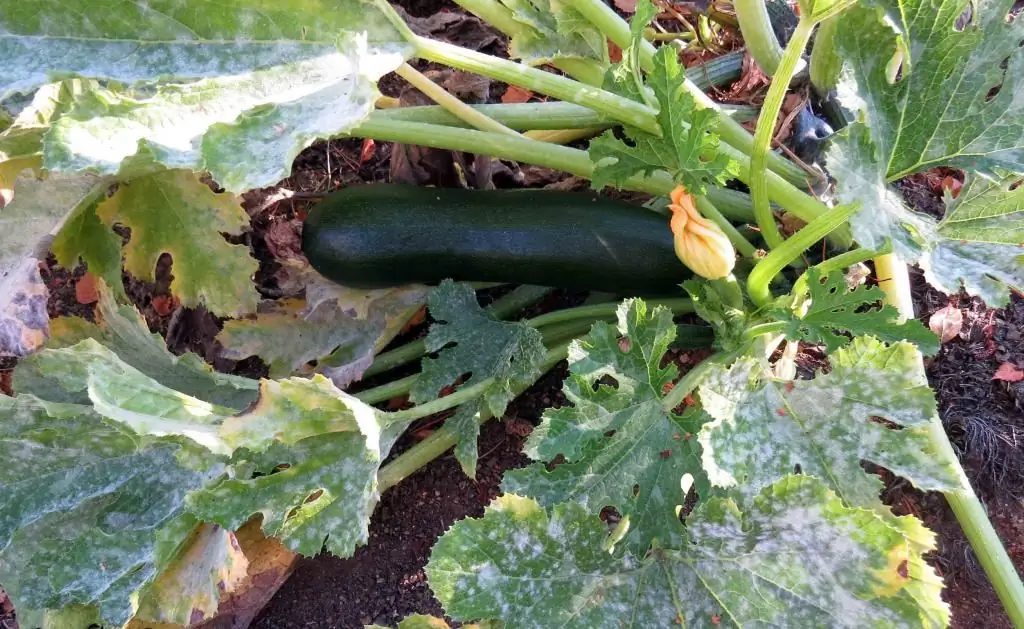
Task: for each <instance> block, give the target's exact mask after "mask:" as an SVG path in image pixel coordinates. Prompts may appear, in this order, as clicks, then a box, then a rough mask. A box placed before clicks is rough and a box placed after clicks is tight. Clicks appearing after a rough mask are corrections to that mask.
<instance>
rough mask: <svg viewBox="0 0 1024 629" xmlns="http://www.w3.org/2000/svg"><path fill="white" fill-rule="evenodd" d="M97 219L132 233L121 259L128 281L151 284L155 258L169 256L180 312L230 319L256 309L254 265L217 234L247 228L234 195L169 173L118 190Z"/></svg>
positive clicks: (246, 254) (181, 174)
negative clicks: (198, 308) (194, 310)
mask: <svg viewBox="0 0 1024 629" xmlns="http://www.w3.org/2000/svg"><path fill="white" fill-rule="evenodd" d="M96 213H97V215H98V216H99V217H100V218H101V219H102V220H103V221H104V222H105V223H107V224H108V225H109V224H113V223H122V224H124V225H125V226H127V227H129V228H130V229H131V230H132V235H131V240H129V241H128V245H127V246H126V247H125V259H124V268H125V270H126V271H128V272H129V273H131V274H132V275H134V276H136V277H138V278H139V279H142V280H146V281H154V280H155V279H156V278H155V269H156V263H157V260H159V259H160V255H161V254H163V253H169V254H171V258H172V265H173V266H172V271H171V273H172V274H173V275H174V279H173V280H172V281H171V292H172V293H174V295H176V296H177V297H178V298H179V299H181V303H182V304H184V305H185V306H192V307H195V306H203V307H205V308H206V309H207V310H209V311H210V312H212V313H213V314H216V315H219V316H236V317H237V316H242V315H245V314H248V313H250V312H254V311H255V310H256V302H257V300H258V295H257V293H256V288H255V287H254V286H253V284H252V280H251V279H250V278H251V277H252V275H253V274H254V273H256V269H257V268H258V266H259V265H258V264H257V262H256V260H254V259H253V258H252V257H251V256H250V255H249V248H248V247H246V246H245V245H232V244H230V243H228V242H227V241H225V240H224V236H222V235H221V233H222V232H223V233H227V234H237V233H239V232H241V231H242V230H243V229H245V228H246V227H247V226H248V225H249V216H248V215H247V214H246V213H245V211H243V210H242V206H241V204H240V203H239V199H238V198H237V197H235V196H234V195H232V194H227V193H220V194H217V193H214V192H213V191H212V190H210V187H209V186H207V185H206V184H205V183H203V182H202V181H200V180H199V178H198V177H196V175H194V174H192V173H190V172H188V171H185V170H168V171H163V172H159V173H156V174H153V175H147V176H145V177H141V178H139V179H133V180H132V181H129V182H127V183H123V184H121V185H120V186H119V187H118V189H117V192H115V193H114V194H113V195H112V196H111V197H110V198H108V199H106V200H105V201H103V202H102V203H100V205H99V207H98V208H97V210H96Z"/></svg>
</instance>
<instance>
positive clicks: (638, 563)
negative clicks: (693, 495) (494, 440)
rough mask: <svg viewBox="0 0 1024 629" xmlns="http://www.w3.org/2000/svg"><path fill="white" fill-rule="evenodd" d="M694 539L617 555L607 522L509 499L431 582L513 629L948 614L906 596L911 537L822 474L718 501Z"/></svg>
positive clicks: (693, 523) (899, 619) (706, 509)
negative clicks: (746, 498) (740, 501)
mask: <svg viewBox="0 0 1024 629" xmlns="http://www.w3.org/2000/svg"><path fill="white" fill-rule="evenodd" d="M678 526H679V528H680V529H682V526H681V525H678ZM682 535H683V533H682V532H681V533H680V536H679V537H682ZM685 537H686V541H682V540H681V539H680V541H679V543H678V544H676V545H671V546H668V547H666V548H661V549H658V550H657V551H656V552H652V553H649V554H646V555H634V554H629V553H627V554H625V555H622V554H611V553H608V552H606V551H604V550H603V547H604V544H605V541H606V539H607V538H608V527H607V525H606V524H605V523H604V522H603V521H602V520H601V519H600V518H599V517H598V516H597V515H596V514H593V513H590V512H588V510H587V509H585V508H583V507H581V506H580V505H577V504H573V503H567V504H560V505H556V506H554V507H553V508H551V509H550V510H547V509H545V508H543V507H542V506H541V505H539V504H538V503H536V502H534V501H533V500H530V499H528V498H522V497H519V496H515V495H508V494H506V495H505V496H502V497H500V498H498V499H497V500H495V501H494V502H493V503H492V504H491V505H490V506H489V507H488V508H487V510H486V511H485V513H484V517H483V518H480V519H468V520H463V521H462V522H459V523H457V524H455V525H454V526H453V527H452V528H451V529H449V530H448V531H447V532H446V533H445V534H444V536H442V537H441V539H440V540H439V541H438V542H437V544H436V545H435V546H434V551H433V553H432V554H431V557H430V562H429V563H428V564H427V568H426V573H427V578H428V580H429V582H430V587H431V589H432V590H433V591H434V595H435V596H436V597H437V599H438V600H440V601H441V604H442V605H443V606H444V608H445V612H446V614H447V615H448V616H450V617H451V618H453V619H455V620H472V619H477V618H491V619H497V620H501V621H504V622H505V627H507V628H509V629H512V628H515V629H532V628H537V629H541V628H547V627H566V628H577V627H578V628H580V629H583V628H586V629H592V628H601V629H605V628H607V629H619V628H622V627H632V628H640V627H671V626H674V625H677V624H678V625H683V626H687V627H700V628H704V629H714V628H715V627H717V626H734V627H746V626H779V627H783V626H785V627H847V628H850V629H853V628H855V627H856V628H860V627H908V628H909V627H921V626H926V618H928V616H929V614H930V612H931V609H932V608H934V607H936V606H941V605H942V603H941V599H940V598H939V593H938V590H936V591H934V592H933V593H932V597H931V598H928V599H923V600H921V601H919V602H916V603H915V604H914V605H906V604H905V599H903V598H900V597H897V596H894V594H898V593H900V592H901V591H902V589H903V587H904V585H905V584H906V583H907V582H908V580H909V579H908V577H907V575H906V573H904V572H902V571H901V569H900V566H901V564H902V563H903V561H904V560H905V558H906V557H907V547H906V543H905V541H904V539H903V537H902V536H901V535H899V534H898V533H897V532H896V531H894V530H892V529H891V528H890V527H889V526H888V525H887V524H886V523H885V522H883V521H882V519H881V518H880V517H879V516H878V515H877V514H875V513H873V512H872V511H870V510H865V509H852V508H849V507H847V506H845V505H844V504H843V503H842V501H841V500H839V499H838V498H837V497H836V495H835V494H833V493H832V492H831V491H829V490H828V489H827V487H825V485H824V484H822V483H821V481H818V480H817V479H813V478H810V477H801V476H790V477H786V478H783V479H781V480H779V481H777V482H776V483H774V484H772V485H770V486H768V487H766V488H765V489H764V491H762V492H760V493H759V495H757V496H756V497H755V498H754V500H753V501H752V502H751V504H750V505H749V506H748V507H746V508H745V509H744V510H742V511H741V509H740V508H739V507H738V505H737V504H736V503H734V502H732V501H731V500H729V499H726V498H714V499H711V500H709V501H708V502H706V503H703V504H702V505H699V506H698V507H697V509H696V510H695V511H694V513H692V514H691V515H690V516H689V518H688V519H687V526H686V533H685Z"/></svg>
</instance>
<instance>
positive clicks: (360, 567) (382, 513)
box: [0, 0, 1024, 629]
mask: <svg viewBox="0 0 1024 629" xmlns="http://www.w3.org/2000/svg"><path fill="white" fill-rule="evenodd" d="M400 4H403V5H404V6H405V9H406V10H407V12H408V14H409V15H411V16H413V17H415V18H421V19H420V20H418V21H416V22H415V23H414V26H415V27H417V28H420V29H424V30H427V31H431V29H440V31H434V32H435V34H436V35H437V34H438V32H439V33H440V34H439V36H443V37H445V38H449V39H451V40H455V41H458V43H460V44H463V45H466V44H467V43H469V44H473V43H474V42H475V43H476V44H477V45H478V46H477V47H479V48H482V49H483V50H484V51H485V52H490V53H498V54H500V53H501V52H503V51H504V47H505V45H506V44H505V42H504V40H503V39H501V38H498V39H494V33H493V31H491V30H489V29H488V28H487V27H486V26H485V25H481V24H480V23H478V22H474V21H473V19H472V18H466V17H465V16H464V15H461V14H458V10H457V9H456V8H455V7H454V5H452V4H451V3H449V2H447V1H446V0H427V1H423V2H420V1H415V0H409V1H408V2H405V3H400ZM452 13H455V14H457V18H458V19H451V15H450V14H452ZM446 15H447V17H445V16H446ZM439 16H441V17H439ZM467 40H468V42H467ZM419 69H421V70H423V71H430V70H436V69H437V68H434V67H433V66H429V65H422V66H419ZM448 78H451V76H450V75H445V76H443V77H441V79H448ZM455 83H458V80H455ZM381 89H382V91H384V92H385V93H386V94H388V95H391V96H395V97H399V96H402V86H401V83H400V82H399V81H395V80H390V79H388V80H385V81H382V83H381ZM503 92H504V86H501V85H488V86H486V88H485V91H484V94H485V97H484V99H485V100H488V101H490V102H495V101H498V100H500V98H501V95H502V93H503ZM396 151H401V152H402V155H403V159H406V160H408V159H412V160H413V163H412V165H411V167H409V168H408V169H405V170H400V171H396V170H395V167H394V164H393V163H392V159H391V157H392V155H394V154H396ZM481 168H483V170H481ZM459 170H462V171H465V172H469V173H472V174H474V176H475V177H476V184H477V185H481V186H483V185H489V184H490V185H501V186H507V185H528V186H536V187H542V186H548V185H550V186H556V187H563V188H572V187H573V186H576V185H579V183H580V182H579V181H577V180H574V178H570V177H566V176H564V175H560V174H556V173H552V172H551V171H547V170H545V169H538V168H535V167H526V166H524V167H523V168H522V169H520V168H519V167H518V166H517V165H515V164H497V165H495V164H491V163H488V164H487V165H486V166H484V167H482V166H481V164H480V162H478V161H477V160H473V158H472V156H469V157H468V159H467V157H466V156H453V155H452V154H450V153H446V152H443V151H418V152H412V153H410V152H406V149H405V148H404V147H393V146H391V145H388V144H373V143H368V142H364V141H362V140H333V141H329V142H319V143H317V144H314V145H313V146H311V147H310V148H309V149H307V150H306V151H304V152H303V153H302V154H301V155H300V156H299V157H298V158H297V160H296V162H295V166H294V170H293V173H292V176H291V177H290V178H289V179H287V180H285V181H283V182H281V183H280V184H279V186H278V187H275V188H271V189H266V190H260V191H254V192H253V193H250V194H248V195H246V198H245V207H246V209H247V211H249V213H250V216H251V217H252V232H251V233H249V234H248V235H246V236H245V237H244V238H243V239H242V240H241V242H245V243H246V244H249V245H250V247H251V249H252V251H253V255H254V256H256V257H257V259H259V261H260V269H259V272H258V273H257V275H256V283H257V287H258V289H259V291H260V292H261V294H263V295H264V296H265V297H267V298H278V297H282V296H289V295H290V293H289V287H288V282H287V276H286V275H285V274H283V273H282V267H281V264H280V263H279V262H278V259H279V258H280V257H282V256H283V255H287V250H288V247H289V242H292V243H293V242H294V238H293V237H294V235H295V234H296V233H297V232H298V229H299V226H300V224H301V219H302V218H303V217H304V215H305V208H306V207H307V206H308V204H309V203H310V202H311V201H313V200H315V198H316V196H317V194H321V193H326V192H328V191H331V190H334V189H338V188H340V187H343V186H346V185H351V184H354V183H358V182H367V181H386V180H393V179H395V178H410V177H423V176H424V173H426V177H427V179H428V180H427V181H421V183H438V181H443V180H444V179H445V178H446V177H448V176H451V174H452V173H453V172H456V171H459ZM955 176H956V173H955V172H947V171H943V172H937V173H932V174H930V175H927V176H921V177H917V178H912V179H910V180H908V181H906V182H904V183H903V184H902V186H901V188H902V191H903V193H904V196H905V198H906V200H907V202H908V203H909V204H910V205H911V206H912V207H914V208H915V209H918V210H919V211H923V212H929V213H932V214H939V213H941V208H942V205H941V185H942V183H941V182H943V181H945V180H946V179H947V178H949V177H953V178H955ZM430 180H433V181H430ZM936 182H939V183H938V184H937V183H936ZM280 190H290V191H293V192H295V193H297V194H295V195H293V196H291V197H289V198H285V199H283V200H280V201H278V202H274V203H268V202H267V201H268V199H269V198H271V197H272V196H273V195H275V194H277V193H279V192H280ZM293 246H294V245H293ZM172 273H173V265H172V264H171V261H170V260H169V259H166V258H165V259H163V260H161V262H160V264H159V265H158V269H157V274H156V280H155V281H154V282H141V281H139V280H137V279H135V278H132V277H130V276H128V275H125V282H126V287H127V289H128V293H129V295H130V296H131V297H132V299H133V301H135V303H136V305H137V306H138V307H139V308H140V310H141V312H142V313H143V315H144V316H145V318H146V320H147V323H148V324H149V325H150V328H151V329H152V330H153V331H154V332H157V333H160V334H162V335H164V336H165V337H166V338H167V339H168V345H169V346H170V347H171V349H172V350H173V351H175V352H179V353H180V352H183V351H194V352H196V353H198V354H199V355H200V356H202V357H204V358H205V359H206V360H207V361H209V362H210V363H211V364H213V365H214V366H215V367H216V368H217V369H219V370H221V371H225V372H230V373H237V374H241V375H246V376H249V377H260V376H263V375H265V373H266V369H265V366H264V365H263V364H262V363H261V362H260V361H259V360H258V359H249V360H246V361H241V362H235V361H228V360H226V359H224V358H222V357H221V356H220V351H219V347H218V346H217V343H216V341H215V340H214V337H215V336H216V334H217V332H218V331H219V330H220V327H221V325H222V323H223V322H222V321H221V320H218V319H217V318H216V317H213V316H212V315H210V314H209V313H207V312H205V311H203V310H201V309H190V308H182V307H181V306H180V305H178V304H176V303H175V301H174V299H173V297H171V295H170V292H169V288H168V287H169V284H170V279H171V276H172ZM83 275H84V269H82V268H80V269H76V270H74V271H72V272H68V271H66V270H64V269H61V268H59V267H57V266H56V265H55V263H54V261H53V260H52V259H51V260H50V261H49V264H48V265H47V268H46V269H44V277H46V279H47V283H48V285H49V287H50V290H51V300H50V314H51V316H58V315H68V314H73V315H78V316H85V317H91V316H92V310H93V304H91V303H82V295H80V294H79V293H78V291H76V286H77V284H78V282H79V281H81V279H82V277H83ZM914 280H915V298H916V300H917V310H918V312H919V313H920V316H921V319H922V320H923V321H925V322H927V320H928V318H929V317H930V316H931V314H932V313H934V312H935V311H936V310H938V309H940V308H942V307H944V306H946V305H947V304H952V305H953V306H955V307H957V308H959V309H960V310H961V312H962V313H963V319H964V322H963V327H962V329H961V331H960V333H959V334H958V335H957V337H956V338H954V339H953V340H951V341H949V342H948V343H945V344H944V345H943V347H942V349H941V351H940V352H939V354H938V355H937V356H935V357H933V358H932V359H930V360H929V361H928V363H927V370H928V376H929V380H930V382H931V384H932V386H933V387H934V388H935V390H936V392H937V396H938V402H939V408H940V414H941V417H942V420H943V423H944V425H945V427H946V429H947V432H948V433H949V435H950V438H951V440H952V442H953V444H954V446H955V447H956V449H957V452H958V454H959V455H960V457H961V460H962V462H963V464H964V467H965V468H966V470H967V473H968V475H969V477H970V478H971V481H972V483H973V485H974V487H975V488H976V490H977V491H978V493H979V495H980V496H981V497H982V499H983V501H984V502H985V504H986V507H987V508H988V509H989V511H990V514H991V517H992V521H993V523H994V525H995V527H996V529H997V530H998V532H999V533H1000V536H1001V537H1002V539H1003V540H1004V544H1005V545H1006V547H1007V549H1008V551H1009V552H1010V554H1011V556H1012V558H1013V560H1014V562H1015V564H1016V565H1017V568H1018V570H1019V571H1021V572H1024V500H1022V497H1024V489H1022V487H1024V483H1022V481H1024V452H1022V447H1024V446H1022V445H1021V444H1022V439H1021V438H1022V431H1024V382H1016V383H1010V382H1003V381H1000V380H993V378H992V376H993V374H994V373H995V371H996V369H997V368H998V367H999V365H1000V364H1002V363H1004V362H1011V363H1013V364H1015V365H1016V366H1017V367H1024V298H1021V297H1020V296H1014V297H1013V299H1012V303H1011V304H1010V306H1009V307H1007V308H1004V309H1002V310H992V309H988V308H986V307H985V306H984V305H983V304H982V303H980V302H979V301H978V300H976V299H972V298H970V297H968V296H966V295H955V296H945V295H942V294H941V293H938V292H937V291H934V290H932V289H930V288H929V287H928V286H927V285H926V284H925V283H924V281H923V279H922V278H921V277H920V274H919V273H915V276H914ZM489 297H493V295H490V296H488V297H487V298H489ZM582 298H583V296H582V295H579V294H567V293H557V294H554V295H552V296H551V297H549V298H548V299H546V300H545V301H544V302H542V303H540V304H538V305H537V306H536V307H534V308H533V309H532V310H531V312H529V313H525V314H528V315H534V314H538V313H539V312H544V311H548V310H551V309H555V308H559V307H565V306H567V305H574V304H577V303H579V301H580V300H581V299H582ZM421 333H422V328H420V329H414V330H411V331H410V332H408V333H407V334H405V335H403V336H402V337H401V338H400V339H397V340H396V343H398V342H402V341H405V340H407V339H409V338H414V337H415V336H416V335H419V334H421ZM695 356H696V355H695ZM802 358H803V363H802V366H804V367H805V368H810V369H811V370H813V368H815V367H817V368H820V367H821V366H822V365H823V359H822V358H821V355H820V354H816V353H815V352H813V351H811V352H808V353H807V354H806V355H804V356H802ZM12 366H13V363H12V362H11V361H7V362H0V391H5V392H8V393H9V392H10V391H9V382H10V381H9V376H10V371H9V370H10V368H11V367H12ZM396 373H400V372H396ZM400 375H404V374H400ZM565 375H566V370H565V365H564V364H560V365H559V366H557V367H556V368H555V369H554V370H552V371H551V372H549V373H548V374H547V375H545V376H544V377H543V378H542V379H541V380H540V381H539V382H538V383H537V384H536V385H534V386H533V387H532V388H531V389H529V390H528V391H527V392H525V393H524V394H523V395H522V396H520V397H519V398H518V399H517V400H515V401H514V402H513V403H512V405H511V406H510V407H509V409H508V411H507V413H506V417H505V419H504V421H502V422H497V421H492V422H489V423H487V424H486V425H484V426H483V428H482V431H481V436H480V446H479V447H480V464H479V468H478V472H477V478H476V480H471V479H469V478H467V477H466V476H465V475H464V474H463V473H462V471H461V469H460V467H459V465H458V464H457V462H456V461H455V460H454V458H453V457H452V456H451V455H450V454H448V455H446V456H442V457H440V458H438V459H436V460H435V461H433V462H432V463H430V464H429V465H427V466H426V467H425V468H424V469H422V470H421V471H420V472H418V473H417V474H415V475H413V476H412V477H410V478H408V479H406V480H405V481H404V482H402V483H400V484H399V485H398V486H396V487H395V488H393V489H391V490H390V491H388V492H386V493H385V494H384V495H383V497H382V499H381V502H380V504H379V505H378V507H377V509H376V512H375V513H374V517H373V521H372V523H371V527H370V539H369V543H368V544H367V545H366V546H365V547H363V548H361V549H359V550H358V551H357V552H356V554H355V556H353V557H352V558H349V559H338V558H336V557H333V556H330V555H326V554H325V555H321V556H318V557H314V558H308V559H303V560H302V561H301V562H300V563H299V565H298V567H297V568H296V569H295V571H294V574H293V576H292V577H291V578H290V579H289V581H288V582H287V583H285V585H284V586H283V587H282V588H281V589H280V590H279V591H278V593H277V594H276V596H274V598H273V599H272V600H271V601H270V602H269V603H268V604H267V606H266V607H265V608H264V610H263V611H262V612H261V614H260V615H259V616H258V617H257V619H256V620H255V621H254V623H253V625H252V626H253V627H254V629H290V628H293V627H294V628H299V627H302V628H304V629H309V628H316V627H323V628H332V629H334V628H337V629H356V628H361V627H363V626H364V625H366V624H372V623H377V624H381V625H387V626H394V625H395V624H396V623H397V622H398V621H399V620H401V619H402V618H403V617H405V616H407V615H408V614H410V613H426V614H435V615H441V614H442V610H441V608H440V605H439V603H438V602H437V600H436V599H434V597H433V595H432V594H431V592H430V589H429V587H428V585H427V583H426V579H425V577H424V573H423V566H424V565H425V564H426V562H427V560H428V558H429V554H430V549H431V547H432V546H433V544H434V542H435V541H436V539H437V538H438V537H439V536H440V535H441V534H442V533H443V532H444V531H445V530H446V529H447V528H448V527H449V526H451V525H452V524H453V523H454V522H456V521H458V520H460V519H463V518H465V517H477V516H480V515H482V513H483V509H484V507H485V505H487V504H488V503H489V502H490V501H491V499H493V498H494V497H495V496H496V495H498V493H499V490H498V486H499V483H500V480H501V477H502V474H503V473H504V472H505V471H506V470H509V469H513V468H516V467H520V466H522V465H525V464H526V463H527V459H526V457H525V456H524V455H523V454H522V453H521V450H522V442H523V439H524V438H525V435H527V434H528V433H529V431H530V430H531V429H532V426H533V425H535V424H536V423H537V422H538V421H539V419H540V415H541V413H542V412H543V410H544V409H545V408H548V407H551V406H558V405H560V404H562V403H564V398H563V397H562V394H561V392H560V388H561V382H562V380H563V379H564V377H565ZM364 384H366V385H370V384H372V382H369V383H364ZM438 423H439V422H438V420H437V418H426V419H424V420H421V421H420V422H418V423H417V424H416V425H415V426H414V427H413V428H412V429H411V430H410V431H409V432H408V433H407V435H406V436H404V437H403V438H402V440H401V441H400V442H399V444H398V445H397V446H396V448H395V452H394V453H393V454H392V456H395V455H396V454H397V453H400V452H401V451H403V450H405V449H406V448H408V447H409V446H411V445H412V444H413V443H415V442H416V441H417V440H418V439H422V438H423V437H424V436H426V435H427V434H429V432H430V431H431V430H433V429H434V427H436V425H437V424H438ZM883 476H884V477H885V479H886V481H887V486H886V491H885V494H884V496H883V497H884V499H885V500H886V502H887V504H890V505H892V506H893V509H894V511H896V512H897V513H901V514H902V513H913V514H916V515H917V516H918V517H921V518H922V519H923V520H924V521H925V523H926V524H927V525H928V526H929V527H930V528H932V529H933V530H934V531H936V532H937V534H938V538H939V540H938V543H939V548H938V550H937V552H935V553H933V554H932V555H931V556H930V561H931V563H932V564H933V565H934V566H935V567H936V568H937V569H938V571H939V572H940V574H941V575H942V576H943V577H944V579H945V581H946V584H947V589H946V590H945V593H944V597H945V598H946V600H947V601H949V603H950V605H951V607H952V610H953V626H954V627H957V628H960V629H968V628H970V629H976V628H985V629H1004V628H1009V627H1010V624H1009V621H1008V619H1007V618H1006V616H1005V613H1004V612H1003V611H1002V607H1001V605H1000V604H999V601H998V599H997V598H996V596H995V593H994V591H993V590H992V588H991V586H990V585H989V584H988V582H987V581H986V579H985V575H984V573H983V572H982V571H981V569H980V567H979V565H978V562H977V559H976V557H975V556H974V554H973V551H971V549H970V546H969V545H968V544H967V541H966V539H965V538H964V536H963V533H962V532H961V530H960V527H959V525H958V524H957V522H956V519H955V518H954V517H953V515H952V513H951V511H950V510H949V507H948V506H947V505H946V503H945V500H944V499H943V497H942V496H941V495H939V494H935V493H923V492H919V491H917V490H915V489H913V488H912V487H910V486H909V484H908V483H906V482H905V481H902V480H900V479H896V478H893V477H892V476H891V475H890V474H887V473H884V471H883ZM12 612H13V610H12V609H11V608H10V605H9V602H8V601H6V597H5V596H4V595H3V592H2V590H0V627H13V626H14V624H13V613H12Z"/></svg>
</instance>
